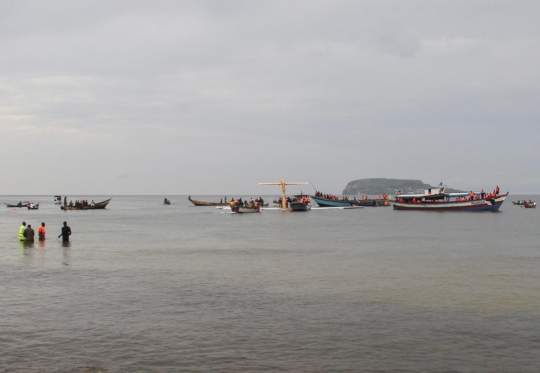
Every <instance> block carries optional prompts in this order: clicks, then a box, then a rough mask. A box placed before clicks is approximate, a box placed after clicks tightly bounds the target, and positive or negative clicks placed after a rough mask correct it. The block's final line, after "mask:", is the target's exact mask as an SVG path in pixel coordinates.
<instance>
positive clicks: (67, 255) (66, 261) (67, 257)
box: [62, 241, 71, 266]
mask: <svg viewBox="0 0 540 373" xmlns="http://www.w3.org/2000/svg"><path fill="white" fill-rule="evenodd" d="M62 247H63V248H64V251H63V253H62V254H63V260H62V264H63V265H65V266H68V265H70V264H71V242H70V241H62Z"/></svg>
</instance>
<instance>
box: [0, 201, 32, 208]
mask: <svg viewBox="0 0 540 373" xmlns="http://www.w3.org/2000/svg"><path fill="white" fill-rule="evenodd" d="M29 203H30V202H23V203H21V204H18V203H17V204H15V205H13V204H11V203H6V202H4V204H5V205H6V207H8V208H10V207H18V208H21V207H26V206H28V204H29Z"/></svg>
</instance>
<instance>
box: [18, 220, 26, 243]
mask: <svg viewBox="0 0 540 373" xmlns="http://www.w3.org/2000/svg"><path fill="white" fill-rule="evenodd" d="M25 229H26V222H25V221H23V222H22V225H21V226H20V227H19V240H20V241H24V240H25V238H24V230H25Z"/></svg>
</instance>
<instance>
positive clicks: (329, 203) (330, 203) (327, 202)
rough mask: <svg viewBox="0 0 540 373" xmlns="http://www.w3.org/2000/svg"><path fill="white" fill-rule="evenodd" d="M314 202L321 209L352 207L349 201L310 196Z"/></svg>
mask: <svg viewBox="0 0 540 373" xmlns="http://www.w3.org/2000/svg"><path fill="white" fill-rule="evenodd" d="M309 197H310V198H311V200H312V201H315V202H317V204H318V205H319V206H321V207H350V206H352V204H351V201H349V200H335V199H328V198H321V197H317V196H309Z"/></svg>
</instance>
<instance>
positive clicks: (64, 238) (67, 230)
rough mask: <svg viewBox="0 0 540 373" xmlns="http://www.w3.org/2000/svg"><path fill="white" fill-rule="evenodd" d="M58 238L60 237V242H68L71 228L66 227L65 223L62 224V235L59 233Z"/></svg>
mask: <svg viewBox="0 0 540 373" xmlns="http://www.w3.org/2000/svg"><path fill="white" fill-rule="evenodd" d="M60 236H62V241H69V236H71V228H70V227H69V226H68V225H67V221H65V222H64V226H63V227H62V233H60V235H59V236H58V238H60Z"/></svg>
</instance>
